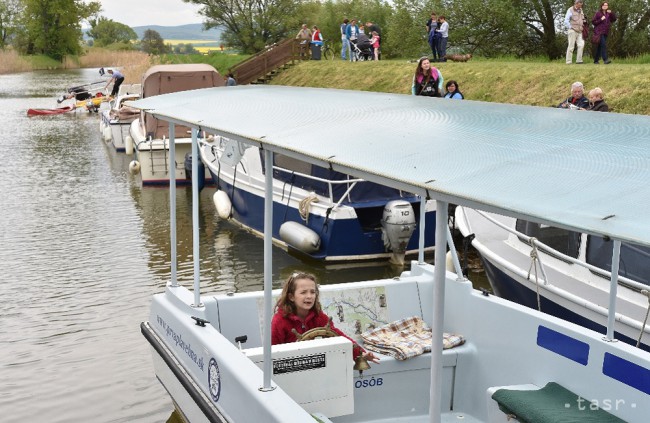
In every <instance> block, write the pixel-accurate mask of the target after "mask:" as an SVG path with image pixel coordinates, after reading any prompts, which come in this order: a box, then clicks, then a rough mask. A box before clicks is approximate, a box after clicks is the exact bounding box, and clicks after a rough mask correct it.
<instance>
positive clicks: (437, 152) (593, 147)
mask: <svg viewBox="0 0 650 423" xmlns="http://www.w3.org/2000/svg"><path fill="white" fill-rule="evenodd" d="M245 92H249V93H250V94H251V95H253V96H254V98H255V101H254V102H251V101H250V97H249V96H248V95H244V94H243V93H245ZM206 103H207V104H211V105H212V107H210V108H206V107H204V104H206ZM452 103H454V104H452ZM313 104H318V105H319V110H320V112H321V113H320V115H319V117H318V119H313V120H308V121H305V122H301V124H300V127H298V128H297V127H296V122H295V119H294V116H297V115H299V113H300V112H301V111H302V110H305V109H307V108H309V107H310V106H311V105H313ZM350 104H373V105H374V107H372V108H371V109H368V110H365V109H364V110H363V111H359V112H358V114H357V115H356V116H354V117H355V118H356V119H355V121H356V122H357V125H356V127H358V128H359V129H358V130H355V129H354V128H353V129H352V130H350V126H349V125H348V124H347V122H345V121H343V119H342V117H343V116H348V112H347V111H346V110H345V109H346V107H347V106H348V105H350ZM133 106H134V107H137V108H140V109H142V110H143V111H145V112H146V113H148V114H151V115H153V116H155V117H156V118H158V119H163V120H166V121H168V122H169V123H170V125H171V128H170V137H171V138H172V139H173V130H174V128H173V126H174V125H176V124H181V125H187V126H189V127H190V128H192V149H193V155H194V157H198V156H197V155H198V148H199V147H198V144H199V140H198V134H199V133H203V132H205V133H207V134H211V135H212V136H223V137H226V138H229V139H231V140H236V141H237V142H238V143H241V144H243V145H245V146H248V145H252V146H255V147H260V148H261V152H262V154H263V156H264V164H265V167H266V168H269V169H270V168H271V166H273V157H274V156H275V155H276V154H280V155H285V156H286V155H288V156H291V157H294V158H296V159H299V160H301V161H304V162H307V163H312V164H317V165H320V166H321V167H325V168H331V169H332V170H334V171H337V172H341V173H344V174H346V175H352V176H353V177H355V178H360V179H363V180H364V181H369V182H374V183H377V184H380V185H386V186H390V187H392V188H395V189H400V190H404V191H406V192H412V193H414V194H417V195H420V196H421V197H422V198H432V199H435V200H436V213H437V215H436V223H435V224H436V232H435V233H436V245H437V246H438V248H437V251H439V252H440V253H441V252H442V251H443V250H442V248H440V247H441V246H443V245H446V244H447V243H449V244H450V245H451V244H452V238H451V236H450V234H449V232H450V231H449V230H448V226H447V215H448V208H449V204H457V205H460V206H464V207H468V208H472V209H479V210H484V211H488V212H492V213H498V214H501V215H510V216H514V217H516V218H524V219H526V220H528V221H531V222H537V223H540V224H542V225H550V226H555V227H559V228H563V229H569V230H574V231H577V232H581V233H590V234H599V235H600V236H603V237H608V238H609V239H611V240H612V251H611V255H612V257H613V260H612V262H613V263H615V264H617V263H618V262H619V260H618V257H619V254H620V247H621V243H623V242H625V243H633V244H639V245H643V246H648V245H650V215H648V214H647V213H646V208H647V207H646V204H645V201H647V200H646V199H648V198H650V185H648V184H647V181H648V180H650V167H649V166H648V165H647V163H648V161H647V160H645V158H647V157H648V156H650V146H649V145H648V143H647V140H648V139H649V138H650V117H647V116H625V115H614V114H612V115H609V116H603V115H602V114H598V113H588V112H583V113H582V115H581V116H580V120H579V121H577V120H576V119H575V117H574V116H569V114H567V113H566V112H563V111H559V110H555V109H550V108H538V107H528V106H515V105H502V104H494V103H482V102H473V101H464V102H440V101H431V100H430V99H426V98H419V97H415V96H407V95H394V94H376V93H367V92H355V91H341V90H323V89H309V88H290V87H267V86H251V87H245V89H244V90H241V91H236V90H230V89H206V90H201V91H194V92H191V93H174V94H169V95H162V96H156V97H153V98H150V99H143V100H139V101H137V102H135V103H133ZM243 110H251V111H252V114H253V115H255V116H257V119H256V120H255V121H254V123H251V121H250V120H249V119H247V118H244V117H243V116H242V115H243V113H242V111H243ZM432 127H435V128H436V133H437V134H439V136H437V137H433V138H432V137H431V130H430V128H432ZM583 127H584V128H588V129H589V130H588V131H587V130H585V131H584V133H585V135H584V136H580V134H581V133H582V131H581V130H580V128H583ZM332 131H334V132H337V131H340V133H346V132H345V131H350V132H351V133H350V134H349V135H350V139H357V138H356V136H359V135H360V133H361V132H363V133H364V135H366V136H367V137H368V139H369V140H372V146H371V147H372V150H373V151H375V152H377V153H378V154H375V155H372V156H369V155H368V146H367V145H362V144H361V143H358V144H357V143H351V142H349V141H348V140H346V139H343V138H342V137H339V138H338V139H337V138H334V139H333V138H332V137H331V136H330V135H331V132H332ZM305 133H309V134H311V135H310V136H309V137H304V134H305ZM567 133H570V134H572V136H571V137H570V138H565V137H563V136H561V135H563V134H567ZM576 134H578V135H576ZM401 139H404V140H408V142H402V143H400V144H401V148H400V149H395V148H394V146H395V144H396V140H401ZM382 153H385V154H382ZM641 158H643V159H641ZM197 172H198V164H197V163H196V161H193V163H192V173H193V174H196V173H197ZM264 179H265V187H266V190H265V204H264V208H265V225H264V228H265V232H264V251H265V254H264V256H265V257H264V259H265V274H264V290H263V291H261V292H248V293H231V294H223V295H210V294H204V295H201V291H200V285H201V284H200V280H199V275H200V272H199V263H200V257H199V253H200V252H199V247H198V246H199V244H198V238H199V227H198V223H199V222H198V187H196V186H193V189H192V192H193V194H192V195H193V201H192V203H193V207H194V209H193V222H194V225H193V227H194V230H193V236H194V254H193V258H194V269H195V277H194V284H193V287H191V289H190V288H187V287H184V286H181V285H180V284H179V283H178V281H177V277H176V263H175V256H176V250H175V248H176V247H175V245H176V239H175V233H176V232H175V226H174V225H175V224H174V222H175V216H174V215H173V213H174V212H175V196H174V195H171V196H170V212H171V213H172V216H171V218H172V219H171V222H172V224H171V226H172V230H171V234H172V240H171V243H170V245H171V257H172V266H171V274H170V281H169V284H168V285H167V287H166V288H165V290H164V292H161V293H159V294H156V295H154V298H153V302H152V305H151V310H150V316H149V320H148V321H147V322H144V323H143V324H142V325H141V330H142V333H143V334H144V336H145V337H146V339H147V341H148V342H149V343H150V345H151V347H152V356H153V360H154V367H155V372H156V376H157V377H158V379H159V380H160V382H161V383H162V384H163V385H164V387H165V389H166V390H167V391H168V392H169V394H170V395H171V397H172V398H173V400H174V403H175V404H176V406H177V407H178V409H179V410H180V412H181V414H182V416H183V418H184V419H185V420H187V421H189V422H193V423H194V422H283V423H292V422H314V421H315V418H316V421H320V422H326V423H329V422H341V423H343V422H366V423H370V422H373V423H379V422H388V421H390V422H402V423H405V422H414V423H420V422H433V423H442V422H444V423H450V422H461V421H462V422H466V423H477V422H481V423H487V422H489V423H497V422H503V423H505V422H508V421H513V419H516V421H520V422H535V423H539V422H553V423H568V422H590V423H596V422H609V423H620V422H628V423H645V422H647V421H648V416H649V415H650V354H648V352H646V351H643V350H641V349H639V348H635V347H633V346H631V345H628V344H626V343H623V342H616V338H615V330H614V329H615V328H614V326H615V321H616V319H617V305H618V301H617V298H618V295H617V293H618V269H617V268H616V267H617V266H616V265H614V266H613V267H614V268H613V269H612V278H611V280H610V284H609V286H610V291H609V297H608V302H607V307H608V319H607V325H606V329H605V330H604V331H603V332H596V331H593V330H590V329H587V328H584V327H582V326H579V325H576V324H574V323H571V322H567V321H565V320H562V319H559V318H557V317H554V316H551V315H548V314H545V313H543V312H540V311H538V310H534V309H531V308H529V307H525V306H522V305H520V304H516V303H513V302H511V301H508V300H505V299H502V298H499V297H497V296H494V295H490V294H488V293H486V292H482V291H478V290H475V289H473V287H472V284H471V282H469V281H467V280H466V279H464V277H463V276H462V272H461V269H460V264H459V261H458V258H457V257H456V256H455V254H454V252H455V248H453V246H452V248H450V251H451V252H452V259H453V260H452V261H453V264H454V265H453V268H454V272H448V271H446V269H445V262H446V257H445V254H440V253H439V254H436V256H435V263H434V265H430V264H426V263H425V262H424V238H423V237H422V238H420V244H419V252H418V259H417V261H414V262H412V263H411V268H410V270H408V271H405V272H403V273H402V274H401V275H400V277H397V278H393V279H382V280H370V281H351V282H349V283H345V284H337V285H325V286H323V287H321V302H322V303H323V307H324V309H325V310H328V311H329V314H330V316H332V317H333V318H334V319H335V322H336V324H337V326H339V328H341V329H342V330H344V331H346V333H347V334H348V335H350V336H352V337H354V336H356V335H355V332H354V330H353V331H352V332H350V331H349V329H348V327H352V328H354V327H357V326H361V327H363V329H364V330H365V328H366V327H367V326H368V325H371V324H372V325H378V324H383V323H386V322H393V321H396V320H400V319H405V318H409V317H419V318H420V319H422V320H424V321H425V322H426V323H427V324H428V325H429V326H430V327H431V331H432V338H431V346H430V349H431V352H426V351H424V352H423V353H422V354H420V355H417V356H415V357H413V358H410V359H408V360H404V361H400V360H397V359H396V358H395V357H394V356H393V355H382V356H381V363H380V364H377V365H373V366H372V368H370V369H368V370H365V371H364V373H363V376H361V375H360V374H358V373H357V372H356V371H355V370H354V368H353V360H352V359H351V356H352V344H351V342H350V341H348V340H347V339H345V338H340V337H336V338H325V339H314V340H310V341H301V342H295V343H292V344H284V345H274V346H271V333H270V332H271V316H272V314H273V295H274V294H277V293H278V291H275V292H274V291H273V286H274V285H273V284H274V282H276V281H277V275H275V276H274V275H273V274H272V270H271V269H272V267H271V265H270V263H271V260H272V259H273V244H272V242H273V238H272V235H273V233H272V228H273V225H272V222H273V216H274V214H275V208H274V206H273V198H272V195H271V193H272V187H273V182H274V181H273V177H272V174H271V173H270V172H267V173H266V174H265V178H264ZM195 180H196V178H193V181H195ZM564 186H570V187H580V191H579V192H578V193H576V192H573V191H572V190H562V189H559V187H564ZM170 188H171V191H172V193H176V190H175V182H174V181H173V180H172V181H170ZM640 199H641V201H640ZM420 207H421V208H423V207H424V204H421V205H420ZM419 219H420V220H419V223H420V228H419V229H420V231H424V230H425V225H426V219H425V213H420V216H419ZM276 286H277V285H276ZM330 310H331V311H330ZM357 321H358V324H357ZM445 332H447V333H454V334H459V335H462V336H463V337H464V339H465V343H464V344H463V345H461V346H459V347H456V348H452V349H444V350H443V333H445ZM392 347H394V348H399V347H400V346H399V345H392Z"/></svg>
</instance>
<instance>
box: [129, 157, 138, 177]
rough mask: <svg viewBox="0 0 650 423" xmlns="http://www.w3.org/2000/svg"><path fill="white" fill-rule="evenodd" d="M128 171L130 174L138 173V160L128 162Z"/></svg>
mask: <svg viewBox="0 0 650 423" xmlns="http://www.w3.org/2000/svg"><path fill="white" fill-rule="evenodd" d="M129 172H131V175H137V174H138V173H140V162H139V161H137V160H132V161H131V163H129Z"/></svg>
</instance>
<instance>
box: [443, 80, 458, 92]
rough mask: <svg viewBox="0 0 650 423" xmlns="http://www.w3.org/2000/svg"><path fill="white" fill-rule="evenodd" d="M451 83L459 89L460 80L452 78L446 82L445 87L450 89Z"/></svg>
mask: <svg viewBox="0 0 650 423" xmlns="http://www.w3.org/2000/svg"><path fill="white" fill-rule="evenodd" d="M450 85H455V86H456V91H458V82H456V81H455V80H453V79H450V80H449V81H448V82H447V83H446V84H445V89H446V90H447V91H449V86H450Z"/></svg>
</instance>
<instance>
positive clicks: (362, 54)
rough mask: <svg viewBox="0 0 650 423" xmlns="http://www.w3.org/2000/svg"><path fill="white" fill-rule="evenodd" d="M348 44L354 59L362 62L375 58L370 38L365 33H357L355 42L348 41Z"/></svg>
mask: <svg viewBox="0 0 650 423" xmlns="http://www.w3.org/2000/svg"><path fill="white" fill-rule="evenodd" d="M350 45H351V46H352V54H353V55H354V56H355V58H356V60H359V61H361V62H363V61H365V60H373V59H374V58H375V53H374V51H373V48H372V44H370V39H369V38H368V36H367V35H366V34H363V33H361V34H359V35H358V36H357V42H356V44H355V43H350Z"/></svg>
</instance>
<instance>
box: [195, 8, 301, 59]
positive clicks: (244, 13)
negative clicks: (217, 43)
mask: <svg viewBox="0 0 650 423" xmlns="http://www.w3.org/2000/svg"><path fill="white" fill-rule="evenodd" d="M183 1H185V2H186V3H193V4H198V5H202V6H203V7H202V8H201V10H200V12H199V13H200V14H202V15H203V16H205V18H206V21H205V22H204V26H205V28H206V29H210V28H215V27H217V26H223V27H224V28H226V30H225V31H224V32H223V34H222V35H221V39H222V40H223V41H224V42H225V43H226V44H227V45H229V46H232V47H235V48H237V49H239V50H241V51H242V52H244V53H255V52H258V51H260V50H262V49H263V48H264V47H265V46H267V45H269V44H273V43H275V42H278V41H280V40H282V39H284V38H286V37H287V36H289V35H294V29H295V28H293V27H292V26H291V25H289V24H288V23H289V22H291V21H292V20H293V19H295V18H294V16H296V15H297V13H296V12H297V11H298V10H299V7H300V5H301V4H302V3H303V0H237V1H232V0H183ZM296 32H297V30H296Z"/></svg>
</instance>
